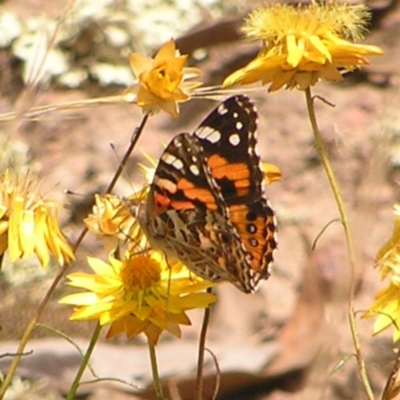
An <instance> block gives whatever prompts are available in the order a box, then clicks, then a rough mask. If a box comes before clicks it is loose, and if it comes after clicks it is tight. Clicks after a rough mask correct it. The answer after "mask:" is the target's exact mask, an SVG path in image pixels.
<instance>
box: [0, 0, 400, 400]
mask: <svg viewBox="0 0 400 400" xmlns="http://www.w3.org/2000/svg"><path fill="white" fill-rule="evenodd" d="M272 3H274V2H273V1H270V2H269V3H268V4H272ZM365 3H366V4H367V5H368V6H369V7H370V8H371V10H372V20H371V24H370V27H369V28H370V33H369V35H368V36H367V38H366V40H365V42H366V43H368V44H374V45H378V46H380V47H382V48H383V50H384V52H385V55H384V56H383V57H380V58H371V60H370V61H371V64H370V66H368V67H367V68H364V69H363V70H362V71H356V72H355V73H353V74H349V75H348V76H347V77H346V79H345V80H344V81H343V82H341V83H339V84H326V83H319V84H318V85H316V86H315V88H314V89H313V94H314V95H318V96H320V97H321V98H323V99H325V100H327V101H328V102H329V103H332V104H333V105H334V106H329V105H328V104H326V103H324V102H322V101H316V109H317V118H318V121H319V126H320V130H321V133H322V135H323V137H324V140H325V143H326V145H327V148H328V151H329V155H330V158H331V161H332V164H333V167H334V169H335V171H336V173H337V177H338V180H339V183H340V187H341V190H342V194H343V196H344V199H345V201H346V206H347V209H348V212H349V215H350V219H351V225H352V229H353V235H354V241H355V246H356V251H357V254H356V256H357V265H358V271H357V276H356V304H355V308H356V310H360V311H365V310H366V309H367V308H368V307H369V306H370V305H371V304H372V302H373V299H374V296H375V293H376V292H377V290H378V289H379V288H380V287H382V286H383V284H382V283H381V282H380V277H379V273H378V271H377V270H374V269H373V264H374V258H375V255H376V253H377V251H378V249H379V248H380V246H381V245H382V244H383V243H384V241H385V240H387V239H388V238H389V237H390V235H391V232H392V226H393V205H394V203H395V202H396V201H397V199H398V197H399V185H398V180H399V173H400V168H399V167H400V116H399V112H398V110H399V106H400V94H399V89H398V87H399V82H400V80H399V79H400V69H399V64H398V60H399V57H400V54H399V52H400V36H399V34H398V32H399V29H400V3H399V2H397V1H395V0H392V1H391V0H375V1H366V2H365ZM251 6H253V4H250V2H248V1H244V0H230V1H228V0H225V1H224V0H185V1H183V0H131V1H129V0H114V1H112V0H100V1H93V0H86V1H85V0H82V1H78V0H77V1H75V2H71V3H68V2H66V1H65V2H64V1H56V2H48V1H44V0H13V1H2V2H1V4H0V93H1V96H0V113H1V114H5V113H8V112H11V111H16V112H21V111H23V110H27V109H29V107H32V106H40V105H48V104H60V103H66V102H70V101H77V100H85V99H91V98H96V97H105V96H111V95H114V94H119V93H121V92H122V91H123V90H124V89H125V88H126V87H127V86H129V85H131V84H132V83H133V82H134V77H133V75H132V72H131V70H130V67H129V63H128V56H129V53H131V52H140V53H143V54H146V55H152V54H154V52H155V51H157V49H158V48H159V47H160V46H161V45H162V44H163V43H165V42H166V41H168V40H169V39H170V38H171V37H173V38H175V39H176V42H177V47H178V48H179V49H180V50H181V53H183V54H189V55H190V65H191V66H195V67H197V68H200V69H201V70H202V71H203V74H204V75H203V80H204V83H205V85H218V84H220V83H221V82H222V80H223V79H224V78H225V77H226V76H228V75H229V74H230V73H231V72H233V71H234V70H235V69H237V68H240V67H241V66H244V65H245V64H246V63H247V62H248V61H249V60H251V59H252V58H253V57H254V56H255V55H256V54H257V52H258V50H259V48H260V44H259V43H255V42H254V43H249V42H247V41H245V40H243V37H242V34H241V31H240V26H241V24H242V21H243V18H244V17H245V16H246V14H247V13H248V12H249V11H251ZM55 30H56V34H54V32H55ZM37 43H39V44H40V43H42V44H41V45H39V46H38V45H37ZM49 44H50V46H49ZM48 46H49V50H48V51H47V50H46V49H47V48H48ZM41 52H42V53H41ZM43 52H45V54H46V58H45V61H43V62H38V60H41V59H43ZM34 75H35V76H36V78H38V77H39V78H40V84H39V85H35V86H32V85H31V84H30V82H31V79H32V76H34ZM240 91H241V88H238V89H237V92H240ZM251 98H252V100H253V101H254V102H255V104H256V106H257V108H258V110H259V143H260V153H261V157H262V160H263V161H264V162H269V163H272V164H275V165H277V166H279V168H280V169H281V171H282V174H283V179H282V181H281V182H279V183H274V184H273V185H271V186H268V187H267V196H268V198H269V199H270V201H271V202H272V204H273V206H274V208H275V210H276V213H277V217H278V222H279V249H278V251H277V252H276V255H275V259H276V262H275V264H274V273H273V275H272V276H271V278H270V279H269V280H268V281H266V282H264V283H263V285H262V287H261V289H260V290H259V292H257V293H256V294H255V295H252V296H250V295H245V294H243V293H241V292H239V291H238V290H237V289H235V288H234V287H233V286H232V287H231V286H230V285H228V284H224V285H221V286H220V287H219V288H218V296H219V300H218V303H217V304H216V305H215V307H214V308H213V312H212V322H211V327H210V330H209V336H208V342H207V347H208V348H209V349H210V350H211V351H212V352H213V353H214V354H215V356H216V357H217V360H218V363H219V367H220V370H221V372H220V378H221V387H220V390H219V395H218V399H243V400H244V399H248V400H250V399H251V400H252V399H254V400H255V399H257V400H261V399H268V400H286V399H288V400H289V399H290V400H291V399H332V400H336V399H338V400H339V399H349V400H350V399H363V398H365V395H364V392H363V389H362V386H361V383H360V379H359V376H358V369H357V363H356V361H355V358H354V357H353V356H352V355H353V354H354V347H353V344H352V340H351V334H350V329H349V325H348V317H347V301H348V290H349V280H350V270H349V263H348V257H347V250H346V247H345V243H344V235H343V230H342V226H341V224H340V223H339V222H336V223H332V224H331V225H329V227H328V228H327V229H326V230H325V231H324V232H323V234H322V235H321V236H320V237H319V239H318V241H317V243H316V245H315V246H313V244H314V242H315V240H316V238H317V237H318V235H319V234H320V233H321V231H322V230H323V229H324V227H326V225H327V224H328V223H329V222H330V221H332V220H335V219H337V218H338V212H337V208H336V205H335V202H334V199H333V196H332V193H331V190H330V187H329V185H328V181H327V178H326V176H325V173H324V171H323V168H322V165H321V163H320V161H319V158H318V156H317V153H316V150H315V148H314V144H313V136H312V131H311V128H310V124H309V121H308V118H307V110H306V103H305V96H304V94H303V93H302V92H300V91H296V90H294V91H286V90H281V91H278V92H276V93H268V92H267V90H266V89H265V90H259V91H254V93H252V94H251ZM215 105H216V103H215V102H213V101H209V100H207V101H206V100H192V101H190V102H188V103H186V104H183V105H182V106H181V115H180V117H179V119H177V120H173V119H172V118H171V117H170V116H169V115H166V114H162V113H160V114H159V115H157V116H155V117H154V118H151V120H150V122H149V124H148V125H147V128H146V130H145V132H144V134H143V135H142V137H141V139H140V141H139V144H138V147H137V148H136V151H135V153H134V155H133V156H132V157H131V159H130V162H129V165H128V166H127V168H126V171H125V173H124V175H123V178H122V179H121V181H120V183H119V184H118V188H117V192H118V193H119V194H122V195H129V194H131V193H132V192H133V191H134V190H135V188H136V189H137V188H140V187H141V186H142V185H143V183H144V178H143V176H142V173H141V171H140V170H139V168H138V162H145V158H144V156H143V154H142V152H146V153H148V154H150V155H151V156H152V157H154V158H155V159H158V157H159V156H160V154H161V152H162V149H163V143H166V142H168V141H169V140H170V139H171V138H172V137H173V136H174V135H176V134H177V133H179V132H181V131H189V132H190V131H192V130H193V129H195V128H196V126H197V125H198V124H199V123H200V122H201V120H202V119H203V118H204V117H205V116H206V115H207V113H208V112H209V111H210V110H211V109H212V108H213V107H214V106H215ZM140 118H141V110H139V109H137V108H135V106H134V105H129V104H115V105H106V106H104V105H103V106H101V105H97V106H91V107H89V106H87V107H82V108H80V109H77V110H69V111H66V112H54V113H49V114H46V115H43V116H41V117H39V118H36V119H35V120H28V119H23V118H17V119H16V120H14V121H11V122H3V123H1V124H0V136H3V137H6V136H7V135H11V141H10V142H8V143H7V145H5V144H4V145H2V146H1V148H0V153H1V154H0V164H1V167H2V169H4V168H5V166H7V165H11V166H13V167H14V168H16V169H17V170H20V171H26V170H27V169H30V170H33V171H34V172H35V173H38V174H39V176H40V177H41V178H42V179H43V183H42V189H43V192H44V193H48V197H51V198H54V199H57V200H58V201H60V202H62V203H63V204H65V210H64V212H63V214H62V216H61V218H62V225H63V229H64V232H66V234H67V235H68V237H69V238H70V239H71V241H74V239H75V238H76V237H77V235H78V234H79V232H80V230H81V229H82V220H83V218H85V217H86V216H87V214H88V213H90V212H91V208H92V203H93V194H94V193H101V192H104V190H105V187H106V185H107V184H108V182H109V181H110V179H111V177H112V176H113V173H114V171H115V170H116V169H117V167H118V164H119V160H120V157H122V155H123V154H124V151H125V149H126V148H127V146H128V145H129V141H130V138H131V135H132V133H133V131H134V129H135V127H136V126H137V125H138V123H139V122H140ZM111 144H112V145H111ZM66 190H68V191H70V192H73V194H66V192H65V191H66ZM87 254H89V255H93V256H99V257H102V256H104V255H103V254H101V246H100V244H99V243H98V242H96V239H95V238H94V236H93V235H89V236H87V238H86V239H85V241H84V243H83V245H82V247H81V248H80V250H79V252H78V254H77V262H76V263H75V265H74V266H73V267H72V270H74V271H77V270H79V271H82V270H86V269H87V264H86V261H85V257H86V255H87ZM3 264H4V265H3V269H2V271H1V276H0V291H1V299H2V300H1V302H0V325H1V332H0V353H1V354H5V353H12V352H14V351H15V349H16V346H17V343H18V341H19V339H20V337H21V335H22V333H23V331H24V329H25V327H26V324H27V323H28V322H29V320H30V318H31V317H32V316H33V314H34V312H35V310H36V309H37V306H38V303H39V302H40V300H41V299H42V297H43V295H44V293H45V291H46V289H47V288H48V286H49V284H50V283H51V282H52V279H54V276H55V275H56V273H57V269H58V268H59V267H58V266H57V265H54V266H52V267H50V268H48V269H47V270H43V269H42V268H41V267H40V266H39V265H38V263H37V262H36V260H35V259H34V258H32V259H27V260H24V261H23V262H19V263H17V265H12V266H11V264H10V262H9V261H8V262H7V260H5V262H4V263H3ZM65 293H66V289H65V287H64V285H61V286H60V288H59V289H58V290H57V292H56V294H55V296H54V299H53V301H52V303H51V305H50V306H49V308H48V309H47V312H46V313H45V317H44V319H43V321H42V322H43V323H44V324H47V325H50V326H52V327H54V328H56V329H59V330H62V331H63V332H65V333H66V334H67V335H69V336H71V337H72V338H73V339H74V340H76V341H77V342H78V343H79V344H81V345H82V348H83V349H85V347H86V345H87V340H88V339H89V338H90V337H91V333H92V331H93V329H94V325H95V323H93V324H91V323H86V322H79V323H77V322H76V323H72V322H70V321H68V317H69V315H70V313H71V309H70V308H69V307H67V306H62V305H59V304H58V303H57V300H58V299H59V298H60V297H61V296H62V295H63V294H65ZM190 315H191V319H192V323H193V325H192V326H191V327H187V328H185V329H184V330H183V337H182V339H181V340H177V339H175V338H172V337H169V336H168V335H164V336H163V338H162V340H161V342H160V343H159V345H158V346H157V352H158V354H159V364H160V370H161V374H162V377H163V381H164V382H165V387H166V391H167V393H168V395H167V397H168V398H171V399H191V398H193V393H194V388H195V368H196V360H197V356H196V348H197V347H196V346H197V339H198V335H199V330H200V324H201V320H202V314H201V313H196V312H194V313H192V314H190ZM359 315H360V314H357V316H359ZM357 323H358V329H359V333H360V337H361V347H362V350H363V352H364V356H365V359H366V363H367V368H368V371H369V375H370V379H371V384H372V386H373V389H374V391H375V392H376V395H377V396H378V394H379V393H380V392H381V390H382V388H383V387H384V385H385V381H386V379H387V377H388V376H389V374H390V371H391V368H392V363H393V361H394V360H395V358H396V354H395V353H394V351H393V347H394V345H393V343H392V339H391V333H392V332H390V331H388V332H385V333H384V334H382V335H380V336H378V337H375V338H372V337H371V331H372V325H373V320H364V319H359V318H358V319H357ZM30 350H33V354H30V355H27V356H25V357H24V360H23V362H22V363H21V367H20V368H19V370H18V378H17V379H15V381H14V383H13V385H12V387H11V389H10V392H9V393H10V395H9V396H10V397H9V399H29V400H34V399H39V398H41V399H42V400H44V399H46V400H47V399H48V400H55V399H63V398H64V396H65V393H66V391H67V390H68V388H69V385H70V383H71V379H72V378H73V376H74V372H75V371H76V368H77V367H78V365H79V363H80V356H79V354H78V352H77V351H76V349H75V348H74V347H73V346H72V345H71V344H70V343H69V342H68V341H66V340H65V339H62V338H60V336H58V335H56V334H54V333H53V332H51V331H50V330H49V329H47V328H44V327H38V328H37V329H36V330H35V333H34V339H33V340H32V341H31V342H30V344H29V345H28V347H27V351H30ZM9 362H10V358H9V357H2V358H0V369H1V371H2V372H3V373H4V372H5V371H6V369H7V366H8V365H9ZM92 367H93V368H94V370H95V371H96V373H97V374H98V375H99V376H101V377H115V378H119V379H123V380H126V381H129V382H133V383H134V384H135V385H138V386H140V388H141V391H138V390H134V388H132V387H129V386H127V385H123V384H118V383H112V382H99V383H96V384H90V385H84V386H82V387H81V389H80V391H79V393H80V397H79V398H82V399H90V400H102V399H115V400H124V399H132V398H136V397H137V398H145V399H152V398H154V393H153V392H152V385H151V371H150V369H149V365H148V354H147V350H146V347H145V342H144V341H143V340H142V339H141V338H140V337H139V338H136V339H134V340H130V341H127V340H126V339H125V338H123V337H119V338H117V339H114V340H112V341H109V340H108V341H106V340H105V339H104V338H103V339H102V341H101V343H99V346H98V347H97V350H96V352H95V355H94V356H93V360H92ZM216 374H217V372H216V368H215V365H214V363H213V361H212V359H211V356H207V362H206V380H205V397H204V398H205V399H208V398H211V396H212V393H213V390H214V387H215V381H216ZM86 379H93V377H92V376H91V375H90V373H89V372H88V374H87V376H86ZM12 396H14V397H12Z"/></svg>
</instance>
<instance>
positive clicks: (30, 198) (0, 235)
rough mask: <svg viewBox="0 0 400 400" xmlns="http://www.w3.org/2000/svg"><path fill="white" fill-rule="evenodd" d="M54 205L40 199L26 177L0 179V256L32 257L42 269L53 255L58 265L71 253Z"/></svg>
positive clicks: (72, 258) (69, 256) (33, 183)
mask: <svg viewBox="0 0 400 400" xmlns="http://www.w3.org/2000/svg"><path fill="white" fill-rule="evenodd" d="M57 219H58V204H57V203H56V202H53V201H49V200H46V199H44V198H43V197H42V196H41V195H40V194H39V193H38V191H37V184H36V182H35V181H34V180H33V179H32V178H31V176H30V175H29V174H27V175H25V176H24V177H22V178H21V177H19V176H17V175H13V174H12V173H11V172H10V171H9V170H7V171H6V172H5V173H4V174H3V175H2V176H1V177H0V254H3V253H4V252H5V251H6V250H7V249H8V251H9V253H10V258H11V261H12V262H14V261H16V260H18V259H21V258H23V257H25V256H30V255H32V254H33V253H35V254H36V256H37V257H38V259H39V261H40V263H41V264H42V266H43V267H46V266H47V265H48V264H49V261H50V253H53V255H54V256H55V258H56V259H57V261H58V262H59V263H60V264H61V265H62V264H64V263H66V262H70V261H72V260H74V258H75V257H74V253H73V251H72V249H71V247H70V246H69V244H68V242H67V240H66V239H65V237H64V235H63V234H62V232H61V230H60V227H59V225H58V222H57Z"/></svg>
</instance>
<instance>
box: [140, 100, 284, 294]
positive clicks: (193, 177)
mask: <svg viewBox="0 0 400 400" xmlns="http://www.w3.org/2000/svg"><path fill="white" fill-rule="evenodd" d="M257 118H258V116H257V111H256V108H255V106H254V105H253V103H252V102H251V101H250V99H249V98H248V97H246V96H244V95H237V96H233V97H230V98H229V99H227V100H225V101H224V102H223V103H221V104H220V105H219V106H218V107H216V108H215V109H214V110H213V111H212V112H211V113H210V114H209V115H208V116H207V117H206V118H205V119H204V121H203V122H202V123H201V124H200V125H199V127H198V128H197V129H196V130H195V131H194V132H193V133H192V134H189V133H181V134H178V135H177V136H175V137H174V138H173V139H172V140H171V142H170V143H169V144H168V146H167V147H166V148H165V150H164V152H163V153H162V155H161V158H160V160H159V162H158V165H157V167H156V170H155V174H154V178H153V182H152V183H151V185H150V190H149V193H148V197H147V199H146V201H145V202H144V203H143V204H141V205H140V206H139V208H138V211H137V218H138V220H139V223H140V225H141V227H142V229H143V231H144V233H145V234H146V236H147V239H148V241H149V242H150V244H151V246H152V247H153V248H155V249H157V250H160V251H162V252H164V253H165V254H166V256H167V258H170V257H171V258H173V259H178V260H179V261H181V262H182V263H183V264H185V265H186V266H187V267H188V268H189V269H190V270H191V271H192V272H194V273H195V274H197V275H199V276H201V277H202V278H204V279H207V280H210V281H212V282H221V281H228V282H231V283H233V284H234V285H235V286H236V287H237V288H239V289H240V290H241V291H243V292H246V293H252V292H255V291H256V289H257V288H258V286H259V284H260V282H261V281H262V280H263V279H267V278H268V277H269V276H270V266H271V263H272V261H273V252H274V250H275V249H276V247H277V236H276V231H277V227H276V219H275V215H274V211H273V210H272V208H271V206H270V204H269V202H268V200H267V199H266V197H265V195H264V173H263V170H262V165H261V160H260V156H259V153H258V148H257V133H256V130H257Z"/></svg>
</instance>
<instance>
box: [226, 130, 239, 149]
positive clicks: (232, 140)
mask: <svg viewBox="0 0 400 400" xmlns="http://www.w3.org/2000/svg"><path fill="white" fill-rule="evenodd" d="M229 143H230V144H231V145H232V146H237V145H238V144H239V143H240V136H239V135H238V134H237V133H233V134H232V135H231V136H229Z"/></svg>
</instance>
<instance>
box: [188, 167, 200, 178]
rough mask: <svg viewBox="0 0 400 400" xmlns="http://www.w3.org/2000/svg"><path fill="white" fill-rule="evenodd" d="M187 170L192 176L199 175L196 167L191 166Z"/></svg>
mask: <svg viewBox="0 0 400 400" xmlns="http://www.w3.org/2000/svg"><path fill="white" fill-rule="evenodd" d="M189 169H190V172H191V173H192V174H193V175H196V176H198V175H200V170H199V168H198V166H197V165H195V164H192V165H191V166H190V167H189Z"/></svg>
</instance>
